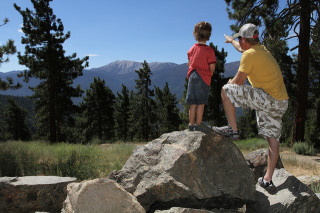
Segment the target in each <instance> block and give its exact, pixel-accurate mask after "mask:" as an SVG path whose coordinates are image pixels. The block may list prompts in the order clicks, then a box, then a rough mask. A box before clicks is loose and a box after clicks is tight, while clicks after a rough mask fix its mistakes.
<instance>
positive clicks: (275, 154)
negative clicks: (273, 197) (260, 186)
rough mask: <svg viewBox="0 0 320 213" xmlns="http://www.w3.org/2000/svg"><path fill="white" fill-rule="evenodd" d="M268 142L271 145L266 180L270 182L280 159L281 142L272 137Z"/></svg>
mask: <svg viewBox="0 0 320 213" xmlns="http://www.w3.org/2000/svg"><path fill="white" fill-rule="evenodd" d="M267 140H268V143H269V154H268V166H267V172H266V174H265V176H264V180H265V181H268V182H269V181H271V180H272V175H273V172H274V169H275V168H276V165H277V162H278V158H279V141H277V140H276V139H275V138H270V137H268V138H267Z"/></svg>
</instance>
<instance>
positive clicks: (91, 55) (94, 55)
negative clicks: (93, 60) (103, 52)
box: [86, 54, 99, 57]
mask: <svg viewBox="0 0 320 213" xmlns="http://www.w3.org/2000/svg"><path fill="white" fill-rule="evenodd" d="M86 56H89V57H96V56H99V55H98V54H87V55H86Z"/></svg>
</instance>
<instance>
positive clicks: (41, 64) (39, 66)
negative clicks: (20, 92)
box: [14, 0, 89, 143]
mask: <svg viewBox="0 0 320 213" xmlns="http://www.w3.org/2000/svg"><path fill="white" fill-rule="evenodd" d="M51 1H52V0H31V2H32V4H33V7H34V9H35V11H31V10H29V9H28V8H26V10H21V8H20V7H19V6H17V4H14V7H15V8H16V10H17V11H18V12H19V13H20V14H21V15H22V17H23V27H22V31H23V33H24V35H25V36H24V37H22V39H21V42H22V44H25V45H26V47H25V54H24V55H22V54H21V53H20V52H18V59H19V63H20V64H21V65H25V66H26V67H28V68H29V70H26V71H25V72H24V73H21V75H20V77H24V81H28V80H29V78H31V77H33V78H38V79H39V80H40V81H41V83H40V84H39V85H37V86H36V87H34V88H31V89H32V90H33V92H34V94H33V96H32V98H33V99H34V100H35V112H36V119H37V122H36V124H37V130H38V134H39V135H43V136H49V140H50V142H52V143H54V142H56V141H62V140H63V139H64V135H65V134H67V133H66V132H63V131H64V130H66V129H67V128H66V127H68V126H70V125H74V119H73V115H74V113H75V112H76V110H77V106H76V105H74V104H73V102H72V100H71V98H73V97H80V96H81V95H82V92H83V91H82V90H81V88H80V86H78V87H76V88H74V87H73V86H72V84H73V80H74V79H75V78H77V77H79V76H81V75H82V70H83V69H84V68H85V67H87V66H88V62H87V60H88V59H89V58H88V57H85V58H83V59H79V58H76V57H77V55H76V54H75V53H73V54H72V56H65V51H64V49H63V46H62V44H63V43H64V42H65V41H66V40H67V39H68V38H69V37H70V32H67V33H66V34H64V32H63V31H64V26H63V24H62V21H61V20H60V19H57V18H56V16H55V15H54V14H53V10H52V8H50V2H51ZM83 64H84V65H83Z"/></svg>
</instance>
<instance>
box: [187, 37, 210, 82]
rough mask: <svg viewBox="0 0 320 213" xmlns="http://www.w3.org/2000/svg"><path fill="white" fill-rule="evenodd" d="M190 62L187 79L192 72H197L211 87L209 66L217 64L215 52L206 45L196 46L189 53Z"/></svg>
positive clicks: (197, 44)
mask: <svg viewBox="0 0 320 213" xmlns="http://www.w3.org/2000/svg"><path fill="white" fill-rule="evenodd" d="M188 59H189V61H190V65H189V70H188V74H187V78H188V79H189V77H190V74H191V72H192V70H197V72H198V73H199V75H200V76H201V78H202V79H203V81H204V82H205V83H206V84H207V85H208V86H210V83H211V72H210V69H209V65H210V64H213V63H216V55H215V53H214V50H213V49H212V48H211V47H209V46H207V45H205V44H199V43H196V44H194V45H193V46H192V47H191V48H190V50H189V51H188Z"/></svg>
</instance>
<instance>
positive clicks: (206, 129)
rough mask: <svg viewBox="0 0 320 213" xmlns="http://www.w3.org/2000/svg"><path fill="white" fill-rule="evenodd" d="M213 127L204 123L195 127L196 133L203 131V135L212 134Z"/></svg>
mask: <svg viewBox="0 0 320 213" xmlns="http://www.w3.org/2000/svg"><path fill="white" fill-rule="evenodd" d="M211 130H212V129H211V127H210V126H209V125H207V124H205V123H204V122H202V123H201V124H200V125H196V124H195V125H194V131H201V132H203V133H210V132H211Z"/></svg>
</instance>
